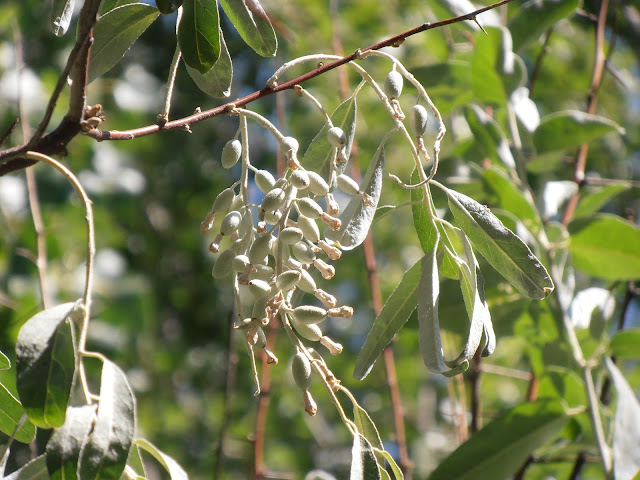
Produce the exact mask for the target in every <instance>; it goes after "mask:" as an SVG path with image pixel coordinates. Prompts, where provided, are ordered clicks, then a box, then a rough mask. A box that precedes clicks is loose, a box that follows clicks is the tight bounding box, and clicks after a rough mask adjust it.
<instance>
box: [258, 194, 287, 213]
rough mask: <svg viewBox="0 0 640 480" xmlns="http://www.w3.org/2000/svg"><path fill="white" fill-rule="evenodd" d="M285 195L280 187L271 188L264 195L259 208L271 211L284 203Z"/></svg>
mask: <svg viewBox="0 0 640 480" xmlns="http://www.w3.org/2000/svg"><path fill="white" fill-rule="evenodd" d="M285 196H286V194H285V191H284V190H282V189H281V188H273V189H272V190H271V191H269V193H267V194H266V195H265V197H264V199H263V200H262V205H261V206H260V208H261V209H262V210H264V211H265V212H273V211H274V210H277V209H278V208H280V205H282V204H283V203H284V199H285Z"/></svg>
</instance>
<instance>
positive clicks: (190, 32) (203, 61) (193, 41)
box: [178, 0, 220, 75]
mask: <svg viewBox="0 0 640 480" xmlns="http://www.w3.org/2000/svg"><path fill="white" fill-rule="evenodd" d="M178 43H179V44H180V50H181V51H182V58H184V63H186V64H187V65H189V66H190V67H191V68H194V69H196V70H197V71H198V72H200V73H201V74H203V75H204V74H205V73H207V72H208V71H209V70H210V69H211V67H213V64H214V63H216V60H218V57H219V56H220V17H219V15H218V4H217V2H215V1H212V0H185V2H184V4H183V5H182V20H180V26H179V27H178Z"/></svg>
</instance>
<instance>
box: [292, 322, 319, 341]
mask: <svg viewBox="0 0 640 480" xmlns="http://www.w3.org/2000/svg"><path fill="white" fill-rule="evenodd" d="M291 325H293V328H295V329H296V332H298V333H299V334H300V336H301V337H302V338H306V339H307V340H311V341H312V342H317V341H318V340H320V339H321V338H322V330H320V327H319V326H318V325H316V324H315V323H310V324H309V325H307V324H305V323H300V322H296V320H295V319H293V318H292V319H291Z"/></svg>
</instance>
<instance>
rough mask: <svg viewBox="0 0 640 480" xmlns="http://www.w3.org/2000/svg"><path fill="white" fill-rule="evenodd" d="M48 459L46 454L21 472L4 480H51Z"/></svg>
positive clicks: (31, 462) (28, 464) (18, 471)
mask: <svg viewBox="0 0 640 480" xmlns="http://www.w3.org/2000/svg"><path fill="white" fill-rule="evenodd" d="M46 458H47V456H46V454H45V455H40V456H39V457H36V458H34V459H33V460H31V461H30V462H29V463H27V464H26V465H25V466H24V467H22V468H21V469H20V470H16V471H15V472H13V473H12V474H11V475H9V476H8V477H4V480H49V473H48V472H47V462H46Z"/></svg>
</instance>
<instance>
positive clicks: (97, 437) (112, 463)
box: [78, 360, 136, 480]
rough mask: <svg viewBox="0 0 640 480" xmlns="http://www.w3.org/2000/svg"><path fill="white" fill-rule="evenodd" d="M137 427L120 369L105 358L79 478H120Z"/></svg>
mask: <svg viewBox="0 0 640 480" xmlns="http://www.w3.org/2000/svg"><path fill="white" fill-rule="evenodd" d="M135 429H136V401H135V397H134V395H133V392H132V391H131V387H130V386H129V382H128V381H127V377H126V375H125V374H124V372H123V371H122V370H120V368H119V367H118V366H117V365H116V364H114V363H113V362H111V361H110V360H105V362H104V365H103V366H102V377H101V380H100V402H99V403H98V414H97V416H96V421H95V426H94V427H93V431H92V432H91V435H90V437H89V439H88V440H87V442H86V443H85V446H84V448H83V449H82V452H81V453H80V461H79V463H78V476H79V477H80V478H82V480H93V479H95V480H119V478H120V475H122V472H123V470H124V467H125V465H126V463H127V456H128V455H129V450H130V449H131V445H132V443H133V438H134V435H135Z"/></svg>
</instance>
